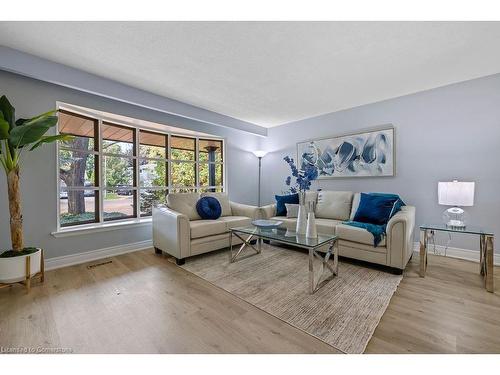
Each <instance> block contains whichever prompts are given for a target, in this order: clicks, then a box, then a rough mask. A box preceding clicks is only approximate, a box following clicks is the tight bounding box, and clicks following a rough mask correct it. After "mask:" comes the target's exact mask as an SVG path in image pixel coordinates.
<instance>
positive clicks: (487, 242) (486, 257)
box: [420, 224, 495, 293]
mask: <svg viewBox="0 0 500 375" xmlns="http://www.w3.org/2000/svg"><path fill="white" fill-rule="evenodd" d="M435 232H450V233H464V234H470V235H475V236H479V249H480V251H479V264H480V266H479V272H480V273H481V275H482V276H483V277H484V286H485V288H486V290H487V291H488V292H491V293H493V291H494V285H493V253H494V248H493V243H494V237H495V235H494V233H493V232H491V231H488V230H485V229H484V228H478V227H474V226H467V227H465V228H455V227H448V226H447V225H445V224H436V225H434V224H433V225H421V226H420V277H425V271H426V270H427V245H428V242H429V237H430V235H434V233H435Z"/></svg>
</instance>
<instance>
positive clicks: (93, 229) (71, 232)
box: [51, 217, 152, 238]
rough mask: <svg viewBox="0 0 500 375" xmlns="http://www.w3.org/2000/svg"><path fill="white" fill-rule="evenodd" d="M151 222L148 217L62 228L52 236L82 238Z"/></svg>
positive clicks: (141, 225) (146, 224)
mask: <svg viewBox="0 0 500 375" xmlns="http://www.w3.org/2000/svg"><path fill="white" fill-rule="evenodd" d="M151 222H152V218H151V217H147V218H143V219H131V220H123V221H117V222H108V223H98V224H91V225H82V226H75V227H66V228H61V229H59V230H58V231H55V232H52V233H51V234H52V235H53V236H54V237H56V238H59V237H71V236H80V235H84V234H88V233H98V232H107V231H112V230H117V229H128V228H131V227H143V226H148V225H150V224H151Z"/></svg>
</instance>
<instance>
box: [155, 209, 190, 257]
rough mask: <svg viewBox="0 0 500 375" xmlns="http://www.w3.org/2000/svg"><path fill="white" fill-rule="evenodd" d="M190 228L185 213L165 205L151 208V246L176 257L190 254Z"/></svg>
mask: <svg viewBox="0 0 500 375" xmlns="http://www.w3.org/2000/svg"><path fill="white" fill-rule="evenodd" d="M190 232H191V230H190V227H189V219H188V217H187V216H186V215H184V214H181V213H179V212H177V211H174V210H171V209H170V208H166V207H154V208H153V246H154V247H156V248H158V249H160V250H162V251H164V252H166V253H168V254H170V255H173V256H174V257H176V258H177V259H182V258H186V257H188V256H190V255H191V250H190V249H191V233H190Z"/></svg>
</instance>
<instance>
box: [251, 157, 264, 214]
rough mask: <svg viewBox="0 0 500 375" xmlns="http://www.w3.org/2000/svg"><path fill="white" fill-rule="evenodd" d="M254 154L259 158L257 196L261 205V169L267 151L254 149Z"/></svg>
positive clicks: (258, 203)
mask: <svg viewBox="0 0 500 375" xmlns="http://www.w3.org/2000/svg"><path fill="white" fill-rule="evenodd" d="M253 154H254V155H255V156H257V158H258V159H259V190H258V191H259V194H258V198H257V205H258V206H259V207H260V171H261V169H262V158H263V157H264V156H266V154H267V151H262V150H258V151H254V152H253Z"/></svg>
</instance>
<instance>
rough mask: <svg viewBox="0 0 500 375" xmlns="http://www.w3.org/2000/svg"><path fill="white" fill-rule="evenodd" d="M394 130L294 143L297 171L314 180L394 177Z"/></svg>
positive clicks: (388, 128) (386, 129)
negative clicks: (314, 173)
mask: <svg viewBox="0 0 500 375" xmlns="http://www.w3.org/2000/svg"><path fill="white" fill-rule="evenodd" d="M394 146H395V145H394V127H392V126H390V127H385V128H381V129H377V130H371V131H365V132H362V133H355V134H347V135H342V136H338V137H330V138H323V139H315V140H311V141H306V142H299V143H297V160H298V164H299V165H300V167H299V168H300V170H307V169H311V168H315V169H316V170H317V174H318V178H320V179H321V178H337V177H384V176H394V175H395V148H394Z"/></svg>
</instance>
